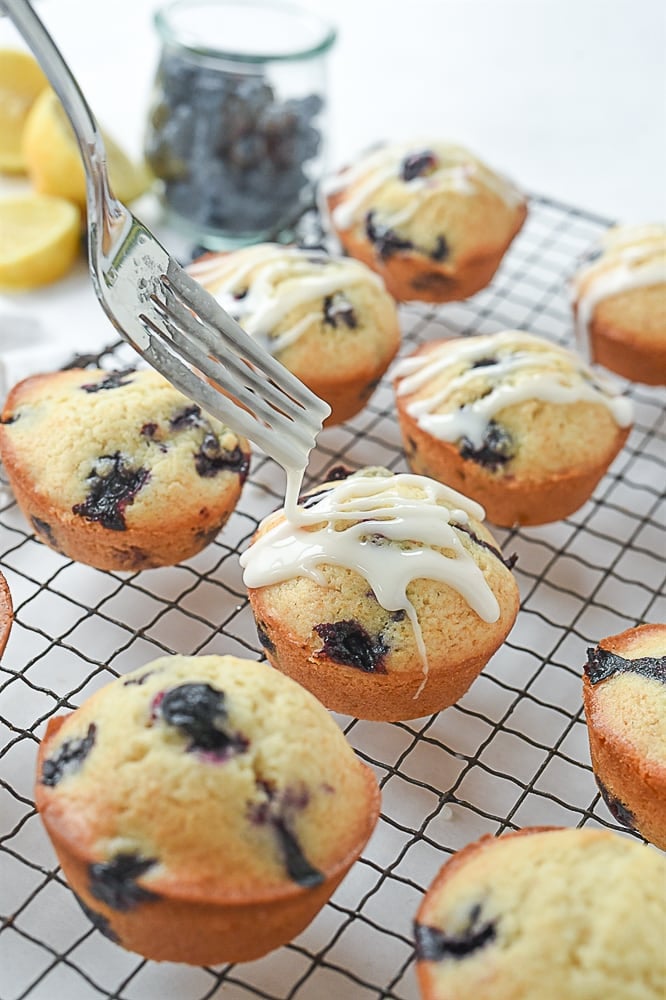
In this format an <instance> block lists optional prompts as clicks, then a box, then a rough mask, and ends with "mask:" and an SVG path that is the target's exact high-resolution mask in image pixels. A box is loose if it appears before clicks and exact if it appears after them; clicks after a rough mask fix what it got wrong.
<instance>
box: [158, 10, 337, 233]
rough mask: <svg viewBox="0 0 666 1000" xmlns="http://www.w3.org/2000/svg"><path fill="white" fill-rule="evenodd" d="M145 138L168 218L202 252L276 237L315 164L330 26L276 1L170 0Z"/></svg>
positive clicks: (314, 174) (306, 195)
mask: <svg viewBox="0 0 666 1000" xmlns="http://www.w3.org/2000/svg"><path fill="white" fill-rule="evenodd" d="M155 25H156V28H157V31H158V34H159V36H160V40H161V55H160V61H159V65H158V68H157V73H156V77H155V82H154V87H153V95H152V100H151V106H150V109H149V113H148V123H147V130H146V139H145V153H146V158H147V160H148V163H149V165H150V167H151V169H152V171H153V173H154V175H155V177H156V179H157V182H158V184H159V188H160V192H161V197H162V201H163V204H164V207H165V210H166V215H167V222H168V223H169V224H172V225H173V226H174V228H177V229H178V230H179V231H180V232H181V233H183V234H184V235H186V236H187V237H189V238H191V239H192V240H193V241H194V242H196V243H199V244H201V245H203V246H205V247H208V248H209V249H212V250H219V249H229V248H233V247H237V246H242V245H244V244H248V243H253V242H259V241H263V240H267V239H278V238H280V235H282V234H283V233H284V232H285V231H288V230H289V227H290V224H293V223H295V222H296V221H297V219H298V217H299V216H300V214H301V213H302V212H303V211H304V210H305V209H306V208H307V206H308V205H309V204H311V203H312V200H313V195H314V190H315V187H316V185H317V182H318V181H319V179H320V177H321V174H322V172H323V169H324V155H325V148H324V146H325V142H324V140H325V127H324V119H325V112H326V93H325V91H326V87H325V84H326V76H325V74H326V54H327V53H328V51H329V50H330V48H331V46H332V45H333V43H334V41H335V37H336V35H335V30H334V29H333V28H332V27H331V26H330V25H329V24H328V23H326V22H325V21H323V20H322V19H320V18H319V17H318V16H317V15H315V14H313V13H311V12H309V11H306V10H303V9H300V8H298V7H294V6H292V5H290V4H282V3H280V2H277V0H176V2H174V3H171V4H169V5H168V6H166V7H163V8H161V9H160V10H159V11H158V12H157V13H156V15H155Z"/></svg>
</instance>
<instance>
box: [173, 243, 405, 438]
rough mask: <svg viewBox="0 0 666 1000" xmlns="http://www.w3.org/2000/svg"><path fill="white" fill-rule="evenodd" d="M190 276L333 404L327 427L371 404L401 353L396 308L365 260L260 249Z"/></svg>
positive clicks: (194, 267) (211, 263) (221, 257)
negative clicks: (373, 394)
mask: <svg viewBox="0 0 666 1000" xmlns="http://www.w3.org/2000/svg"><path fill="white" fill-rule="evenodd" d="M188 271H189V273H190V274H191V275H192V277H193V278H196V279H197V280H198V281H199V282H200V283H201V284H202V285H203V286H204V287H205V288H206V289H207V290H208V291H209V292H211V293H212V294H213V295H214V296H215V297H216V298H217V299H218V301H219V302H220V304H221V305H222V306H223V307H224V309H225V310H226V311H227V312H228V313H230V314H231V315H232V316H233V317H234V318H235V319H237V320H238V322H239V323H240V325H241V326H242V327H243V328H244V329H245V330H246V331H247V332H248V333H249V334H251V335H252V336H253V337H255V338H256V339H257V340H259V341H260V342H261V344H262V346H263V347H265V348H266V349H267V350H268V351H269V353H271V354H273V355H274V356H275V357H276V359H277V360H278V361H280V362H281V363H282V364H283V365H284V366H285V367H286V368H288V369H289V370H290V371H291V372H293V373H294V375H296V376H297V377H298V378H299V379H300V380H301V381H302V382H304V383H305V384H306V385H307V386H308V387H309V388H310V389H312V391H313V392H314V393H315V394H316V395H317V396H320V397H321V399H323V400H325V401H326V402H327V403H328V404H329V406H330V407H331V415H330V416H329V418H328V420H327V421H326V424H327V425H331V424H339V423H342V422H343V421H345V420H349V419H350V418H351V417H353V416H354V415H355V414H356V413H358V411H359V410H361V409H362V408H363V407H364V406H365V404H366V403H367V402H368V400H369V399H370V396H371V395H372V393H373V391H374V390H375V388H376V387H377V383H378V381H379V379H380V378H381V376H382V375H383V374H384V372H385V371H386V369H387V368H388V366H389V364H390V362H391V361H392V360H393V358H394V357H395V354H396V352H397V350H398V347H399V344H400V327H399V325H398V314H397V310H396V306H395V303H394V301H393V299H392V298H391V296H390V295H389V294H388V292H387V291H386V289H385V288H384V285H383V282H382V281H381V279H380V278H379V277H377V275H376V274H374V273H373V272H372V271H371V270H370V269H369V268H367V267H365V266H364V265H363V264H361V263H360V262H359V261H354V260H349V259H344V258H341V257H332V256H330V255H328V254H326V253H323V252H322V251H318V250H301V249H298V248H296V247H284V246H278V245H277V244H273V243H261V244H258V245H257V246H252V247H246V248H244V249H242V250H236V251H235V252H233V253H229V254H221V253H218V254H206V255H204V256H203V257H201V258H200V259H199V260H196V261H194V262H193V263H192V264H191V265H190V266H189V268H188Z"/></svg>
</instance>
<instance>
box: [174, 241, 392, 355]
mask: <svg viewBox="0 0 666 1000" xmlns="http://www.w3.org/2000/svg"><path fill="white" fill-rule="evenodd" d="M187 271H188V273H189V274H190V275H191V276H192V277H193V278H196V280H197V281H200V282H201V283H202V284H203V285H205V286H206V288H208V290H209V291H210V292H212V294H213V295H214V296H215V298H216V299H217V300H218V302H219V303H220V305H221V306H222V307H223V308H224V309H225V310H226V311H227V312H228V313H230V314H231V315H232V316H233V317H234V319H236V320H238V322H239V323H240V324H241V326H242V327H243V329H244V330H246V332H247V333H249V334H250V335H251V336H253V337H256V338H257V339H258V340H261V342H262V345H263V346H264V347H266V349H267V350H268V351H269V352H270V353H271V354H279V353H280V351H282V350H283V349H284V348H285V347H287V346H288V345H289V344H292V343H294V341H296V340H298V338H299V337H302V336H303V334H304V333H305V332H306V331H307V330H308V329H309V328H310V327H311V326H312V325H313V324H316V323H319V322H320V321H321V317H322V309H321V304H322V299H323V298H325V297H326V296H327V295H333V294H335V293H336V292H344V290H345V289H348V288H350V287H352V286H354V285H362V284H365V285H368V284H374V285H377V287H378V288H382V289H383V284H382V281H381V279H380V278H379V277H378V275H376V274H374V273H373V272H372V271H370V269H369V268H367V267H365V265H364V264H361V263H360V262H359V261H356V260H353V259H351V258H343V257H332V256H329V255H328V254H325V253H322V252H321V251H311V250H300V249H297V248H296V247H283V246H280V245H279V244H276V243H262V244H259V245H257V246H254V247H248V248H246V249H243V250H237V251H236V252H235V253H231V254H226V255H215V256H213V257H209V258H207V259H206V258H204V259H202V260H200V261H195V262H194V263H192V264H190V265H189V267H188V268H187ZM241 292H245V293H246V294H244V295H243V297H242V298H236V297H235V295H234V293H241ZM304 304H311V305H312V307H313V308H312V310H311V311H308V312H306V313H305V315H303V316H301V317H300V318H299V319H298V320H297V321H296V322H294V323H293V324H292V325H291V326H289V327H288V328H287V329H285V330H283V331H281V332H280V334H279V335H277V336H276V335H275V334H274V331H275V330H276V328H277V327H278V326H279V325H280V323H282V322H283V321H284V319H285V318H286V317H287V316H288V315H289V313H290V312H292V310H295V309H298V308H299V307H300V306H303V305H304Z"/></svg>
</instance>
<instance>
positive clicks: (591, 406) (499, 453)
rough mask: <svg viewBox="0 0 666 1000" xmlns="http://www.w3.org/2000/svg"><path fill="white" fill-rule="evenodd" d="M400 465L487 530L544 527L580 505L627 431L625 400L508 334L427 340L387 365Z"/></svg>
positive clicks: (568, 362) (565, 358) (564, 358)
mask: <svg viewBox="0 0 666 1000" xmlns="http://www.w3.org/2000/svg"><path fill="white" fill-rule="evenodd" d="M394 376H395V389H396V397H397V408H398V419H399V422H400V429H401V432H402V438H403V443H404V448H405V452H406V456H407V461H408V462H409V465H410V467H411V468H412V469H413V470H414V472H418V473H421V474H422V475H427V476H432V477H433V478H434V479H438V480H440V481H441V482H443V483H447V484H448V485H449V486H452V487H454V489H457V490H460V491H461V492H464V493H466V494H467V495H468V496H470V497H472V498H473V499H475V500H477V501H478V502H479V503H480V504H482V505H483V507H484V508H485V511H486V514H487V516H488V519H489V520H490V521H492V522H493V523H494V524H499V525H502V526H506V527H510V526H511V525H513V524H516V523H518V524H528V525H529V524H544V523H546V522H548V521H556V520H559V519H560V518H563V517H567V516H568V515H569V514H571V513H573V512H574V511H575V510H577V509H578V508H579V507H580V506H581V505H582V504H583V503H585V501H586V500H588V499H589V497H590V496H591V494H592V492H593V490H594V488H595V487H596V485H597V483H598V482H599V480H600V479H601V477H602V476H603V475H604V473H605V472H606V470H607V469H608V466H609V465H610V463H611V462H612V461H613V459H614V458H615V456H616V455H617V454H618V452H619V451H620V449H621V448H622V446H623V444H624V442H625V441H626V439H627V436H628V434H629V430H630V424H631V417H632V409H631V404H630V402H629V401H628V400H627V399H624V398H621V397H619V396H617V395H615V394H614V390H613V389H612V388H611V387H610V386H607V385H605V384H604V383H603V382H601V381H600V380H599V379H598V378H597V377H596V376H595V375H594V374H593V373H592V372H591V371H590V370H589V369H588V368H587V367H586V366H585V365H584V364H583V363H582V362H581V361H580V359H579V358H578V357H577V356H576V355H575V354H573V353H572V352H570V351H566V350H564V348H561V347H556V346H555V345H554V344H550V343H548V342H547V341H545V340H541V339H540V338H539V337H534V336H532V335H530V334H527V333H521V332H520V331H518V330H507V331H505V332H503V333H496V334H490V335H488V336H476V337H468V338H458V339H456V340H441V341H431V342H430V343H427V344H424V345H423V346H421V347H420V348H419V349H418V350H417V351H416V352H415V353H414V354H413V355H412V356H411V357H408V358H405V359H403V360H402V361H400V362H398V364H397V365H396V366H395V367H394Z"/></svg>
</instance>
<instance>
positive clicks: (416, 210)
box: [324, 140, 525, 262]
mask: <svg viewBox="0 0 666 1000" xmlns="http://www.w3.org/2000/svg"><path fill="white" fill-rule="evenodd" d="M324 193H325V194H326V195H327V196H328V197H329V198H330V199H331V200H332V203H333V208H332V213H331V217H332V221H333V224H334V226H335V228H336V229H338V230H348V229H359V228H362V229H364V231H365V234H366V235H367V237H368V239H370V241H371V242H373V243H374V244H375V248H376V251H377V253H378V255H379V256H380V257H384V258H386V257H389V256H391V255H392V254H393V253H396V252H401V251H411V250H413V251H418V252H421V253H423V254H425V255H427V256H428V257H430V258H431V259H433V260H435V261H436V260H448V261H449V262H450V258H451V257H454V258H455V257H456V256H457V255H461V256H465V252H466V240H465V228H466V227H467V229H468V230H469V231H470V232H472V234H473V235H474V238H475V239H476V237H477V236H478V235H479V234H478V233H477V232H476V222H477V221H478V222H479V223H481V222H483V227H484V231H483V233H482V234H480V235H481V239H483V240H484V241H488V242H489V243H490V244H491V245H494V244H495V243H500V244H501V243H503V242H505V240H506V236H507V227H508V226H509V223H508V219H511V220H513V216H514V213H515V210H516V209H517V208H518V207H519V206H520V207H522V206H524V203H525V198H524V196H523V195H522V193H521V192H520V191H519V190H518V188H517V187H515V185H514V184H513V183H512V182H511V181H509V180H508V179H507V178H505V177H503V176H501V175H500V174H498V173H496V172H495V171H494V170H492V169H490V168H489V167H488V166H486V165H485V164H484V163H482V162H481V160H479V159H478V158H477V157H476V156H475V155H474V154H473V153H471V152H470V151H469V150H468V149H465V148H464V147H463V146H459V145H454V144H453V143H449V142H443V141H441V140H436V141H420V142H401V143H395V144H386V145H382V146H379V147H375V148H373V149H371V150H368V152H366V153H365V154H364V155H362V156H361V157H359V159H358V160H357V162H356V163H354V164H353V165H351V166H349V167H345V168H343V169H342V170H340V171H339V172H338V173H337V174H335V175H334V176H332V177H330V178H327V180H326V181H325V184H324ZM477 217H478V218H477Z"/></svg>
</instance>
